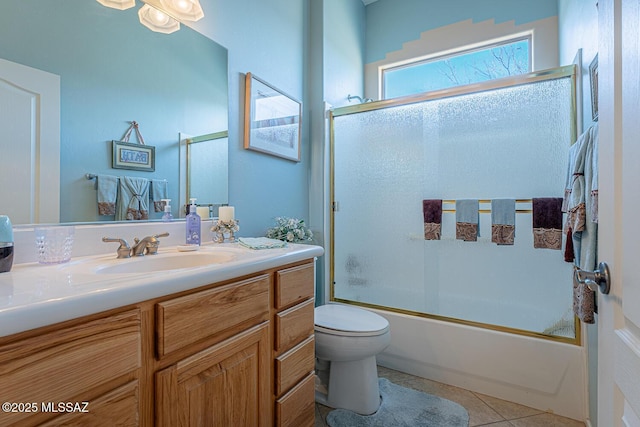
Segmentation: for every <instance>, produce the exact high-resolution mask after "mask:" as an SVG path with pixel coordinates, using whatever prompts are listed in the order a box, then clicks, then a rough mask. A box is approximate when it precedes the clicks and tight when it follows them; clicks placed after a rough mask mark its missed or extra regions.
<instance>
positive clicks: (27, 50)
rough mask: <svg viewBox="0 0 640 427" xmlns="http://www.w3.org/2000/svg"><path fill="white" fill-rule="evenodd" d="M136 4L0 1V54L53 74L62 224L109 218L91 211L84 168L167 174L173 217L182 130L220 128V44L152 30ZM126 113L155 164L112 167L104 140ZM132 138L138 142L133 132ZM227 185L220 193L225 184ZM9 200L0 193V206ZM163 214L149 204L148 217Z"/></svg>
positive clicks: (120, 126) (116, 135) (224, 100)
mask: <svg viewBox="0 0 640 427" xmlns="http://www.w3.org/2000/svg"><path fill="white" fill-rule="evenodd" d="M139 6H140V4H138V5H137V7H134V8H131V9H128V10H124V11H120V10H115V9H111V8H107V7H104V6H102V5H101V4H99V3H98V2H96V1H95V0H48V1H44V2H43V1H41V0H20V1H11V2H10V1H5V2H3V3H2V5H0V39H1V40H5V41H9V40H10V41H11V42H6V43H1V44H0V58H2V59H6V60H8V61H12V62H15V63H19V64H23V65H26V66H29V67H32V68H36V69H38V70H43V71H46V72H48V73H52V74H55V75H58V76H60V222H93V221H111V220H113V219H114V217H113V216H99V215H98V209H97V195H96V190H95V182H94V181H91V180H87V178H86V177H85V176H86V174H92V175H99V174H106V175H114V176H123V175H126V176H133V177H144V178H148V179H166V180H167V182H168V183H169V185H168V191H169V194H168V196H169V198H171V199H172V208H173V214H174V216H176V217H178V216H179V214H178V212H179V209H180V204H181V203H183V201H182V200H180V194H179V191H180V186H181V185H182V183H181V182H180V171H179V149H180V148H179V145H180V143H179V135H180V133H184V134H187V135H204V134H210V133H217V132H225V131H227V128H228V79H227V50H226V49H225V48H223V47H222V46H220V45H218V44H217V43H215V42H213V41H212V40H211V39H208V38H207V37H205V36H203V35H202V34H200V33H198V32H196V31H194V30H192V29H191V28H188V27H186V26H184V25H181V29H180V30H179V31H177V32H175V33H173V34H169V35H166V34H160V33H155V32H152V31H150V30H148V29H147V28H145V27H144V26H142V25H141V24H140V23H139V21H138V15H137V11H138V9H139ZM205 13H206V11H205ZM132 121H136V122H137V123H138V124H139V130H140V132H141V134H142V135H143V137H144V142H145V143H146V145H148V146H153V147H155V171H141V170H121V169H113V168H112V167H111V166H112V164H111V162H112V141H113V140H116V141H117V140H121V139H122V137H123V135H124V133H125V132H126V130H127V128H128V127H129V125H130V122H132ZM29 142H30V141H16V142H15V143H16V144H18V143H24V144H28V143H29ZM130 142H133V143H136V142H138V141H137V140H136V138H135V136H134V135H132V136H131V139H130ZM11 161H12V160H11V153H5V154H3V160H2V163H5V162H11ZM225 166H226V165H225ZM203 169H204V170H206V168H203ZM225 176H226V175H225ZM218 182H220V183H223V181H222V180H218ZM226 184H227V183H226V181H224V183H223V184H222V185H225V188H224V189H221V191H224V192H226V191H228V190H227V188H226ZM11 202H12V201H7V200H0V206H2V205H3V204H6V203H11ZM152 205H153V204H150V206H152ZM0 210H2V209H1V208H0ZM161 216H162V212H154V211H153V209H151V210H150V212H149V218H150V219H159V218H161ZM19 223H20V222H19V221H14V224H19Z"/></svg>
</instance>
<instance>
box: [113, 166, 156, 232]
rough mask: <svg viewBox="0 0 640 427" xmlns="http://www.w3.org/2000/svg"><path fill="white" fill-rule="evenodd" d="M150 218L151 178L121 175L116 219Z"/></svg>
mask: <svg viewBox="0 0 640 427" xmlns="http://www.w3.org/2000/svg"><path fill="white" fill-rule="evenodd" d="M139 219H149V180H148V179H147V178H134V177H130V176H121V177H120V185H119V186H118V199H117V202H116V221H123V220H139Z"/></svg>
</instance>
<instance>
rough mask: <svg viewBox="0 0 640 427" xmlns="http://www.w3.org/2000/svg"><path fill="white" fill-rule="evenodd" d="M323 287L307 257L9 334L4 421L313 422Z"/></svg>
mask: <svg viewBox="0 0 640 427" xmlns="http://www.w3.org/2000/svg"><path fill="white" fill-rule="evenodd" d="M313 297H314V260H313V259H307V260H304V261H300V262H296V263H293V264H289V265H285V266H282V267H278V268H272V269H269V270H265V271H260V272H257V273H255V274H250V275H247V276H243V277H238V278H237V279H232V280H226V281H222V282H216V283H211V284H208V285H205V286H201V287H198V288H196V289H191V290H187V291H183V292H180V293H178V294H173V295H167V296H165V297H161V298H155V299H151V300H148V301H143V302H140V303H138V304H133V305H130V306H126V307H121V308H118V309H114V310H110V311H108V312H103V313H99V314H94V315H91V316H87V317H84V318H79V319H74V320H70V321H67V322H64V323H61V324H57V325H51V326H46V327H43V328H40V329H35V330H31V331H26V332H22V333H18V334H15V335H12V336H8V337H1V338H0V396H1V397H2V401H3V402H13V403H15V404H23V406H21V407H18V406H16V408H15V409H16V412H2V413H0V427H1V426H9V425H20V426H31V425H46V426H60V425H65V426H72V425H73V426H80V425H82V426H112V425H118V426H138V425H140V426H153V425H158V426H224V427H227V426H234V427H241V426H246V427H260V426H264V427H268V426H274V425H277V426H296V427H304V426H312V425H313V424H314V416H315V404H314V379H315V375H314V363H315V358H314V338H313V326H314V321H313V313H314V311H313V307H314V304H313V302H314V299H313ZM69 402H70V403H72V404H74V405H76V406H75V407H74V408H73V409H74V411H69V408H70V407H69V406H65V407H64V408H63V410H57V409H58V406H57V405H59V404H60V403H63V404H64V403H69ZM83 402H87V406H86V407H82V405H83ZM32 404H33V405H35V406H33V407H32V408H31V409H32V410H31V412H27V411H26V410H25V408H26V409H28V408H27V406H25V405H32ZM78 404H79V405H80V406H79V407H78V406H77V405H78ZM43 405H44V406H43ZM43 408H44V409H46V411H44V409H43ZM36 409H37V410H36ZM83 409H84V410H86V411H88V412H83Z"/></svg>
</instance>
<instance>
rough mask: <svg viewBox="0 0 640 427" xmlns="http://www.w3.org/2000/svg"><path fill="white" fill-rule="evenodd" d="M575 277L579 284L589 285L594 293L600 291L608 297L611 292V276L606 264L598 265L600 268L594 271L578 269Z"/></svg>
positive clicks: (575, 271)
mask: <svg viewBox="0 0 640 427" xmlns="http://www.w3.org/2000/svg"><path fill="white" fill-rule="evenodd" d="M574 275H575V279H576V281H577V282H578V283H582V284H585V285H587V286H588V287H589V289H591V290H592V291H594V292H595V291H597V290H598V289H600V292H602V293H603V294H605V295H607V294H608V293H609V291H610V290H611V276H610V275H609V266H608V265H607V263H606V262H601V263H600V264H598V268H597V269H595V270H594V271H586V270H581V269H579V268H577V267H576V268H574Z"/></svg>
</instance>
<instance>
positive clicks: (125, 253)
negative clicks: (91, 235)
mask: <svg viewBox="0 0 640 427" xmlns="http://www.w3.org/2000/svg"><path fill="white" fill-rule="evenodd" d="M102 241H103V242H105V243H111V242H115V243H120V246H119V247H118V250H117V252H118V258H129V257H131V248H130V247H129V244H128V243H127V241H126V240H124V239H114V238H112V237H103V238H102Z"/></svg>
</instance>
